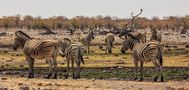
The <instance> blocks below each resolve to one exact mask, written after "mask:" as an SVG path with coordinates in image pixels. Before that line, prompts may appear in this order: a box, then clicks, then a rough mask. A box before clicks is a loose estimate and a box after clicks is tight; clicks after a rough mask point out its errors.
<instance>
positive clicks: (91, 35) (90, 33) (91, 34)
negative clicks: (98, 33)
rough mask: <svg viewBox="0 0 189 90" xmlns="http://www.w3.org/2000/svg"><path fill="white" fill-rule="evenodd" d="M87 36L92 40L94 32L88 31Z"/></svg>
mask: <svg viewBox="0 0 189 90" xmlns="http://www.w3.org/2000/svg"><path fill="white" fill-rule="evenodd" d="M89 36H90V38H91V39H94V32H93V30H90V31H89Z"/></svg>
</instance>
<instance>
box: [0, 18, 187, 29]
mask: <svg viewBox="0 0 189 90" xmlns="http://www.w3.org/2000/svg"><path fill="white" fill-rule="evenodd" d="M130 20H131V18H117V17H111V16H100V15H99V16H96V17H85V16H76V17H73V18H70V19H69V18H67V17H65V16H53V17H49V18H41V17H40V16H39V17H33V16H30V15H25V16H21V15H15V16H3V17H1V18H0V28H5V29H10V28H20V29H23V28H26V29H27V30H31V29H34V30H40V29H44V28H49V29H51V30H65V29H66V30H78V29H80V30H85V29H88V28H93V29H96V30H103V29H116V28H120V29H127V28H129V27H130V25H128V22H129V21H130ZM133 25H135V27H136V29H145V28H148V27H150V28H151V27H156V28H158V29H160V30H168V29H171V30H175V31H180V32H181V33H184V32H185V31H186V30H187V29H189V15H186V16H182V17H178V16H169V17H164V18H162V19H160V18H158V17H153V18H152V19H148V18H145V17H137V18H136V20H135V22H134V24H133Z"/></svg>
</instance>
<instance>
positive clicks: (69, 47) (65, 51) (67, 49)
mask: <svg viewBox="0 0 189 90" xmlns="http://www.w3.org/2000/svg"><path fill="white" fill-rule="evenodd" d="M59 44H60V49H61V51H60V53H61V54H62V55H63V56H65V57H66V61H67V72H66V75H65V78H66V79H67V78H68V75H69V63H70V62H71V65H72V66H71V69H72V77H73V78H74V79H79V78H80V71H81V68H80V63H81V62H82V63H83V64H85V63H84V60H83V54H82V47H81V46H80V45H79V44H71V41H70V40H69V39H67V38H64V39H63V40H59ZM74 62H75V63H76V65H77V74H76V76H75V74H74Z"/></svg>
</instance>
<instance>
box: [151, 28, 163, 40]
mask: <svg viewBox="0 0 189 90" xmlns="http://www.w3.org/2000/svg"><path fill="white" fill-rule="evenodd" d="M151 31H152V36H151V37H150V41H153V40H155V41H158V42H160V43H161V38H162V37H161V35H160V34H157V28H152V29H151Z"/></svg>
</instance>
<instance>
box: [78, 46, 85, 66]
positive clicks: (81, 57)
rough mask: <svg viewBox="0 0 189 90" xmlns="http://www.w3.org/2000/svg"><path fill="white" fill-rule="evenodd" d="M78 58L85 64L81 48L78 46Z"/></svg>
mask: <svg viewBox="0 0 189 90" xmlns="http://www.w3.org/2000/svg"><path fill="white" fill-rule="evenodd" d="M78 53H79V60H80V61H81V62H82V63H83V65H85V62H84V60H83V54H82V48H81V47H80V48H79V52H78Z"/></svg>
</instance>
